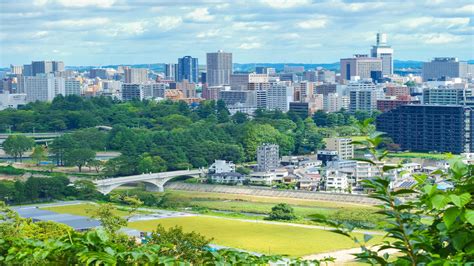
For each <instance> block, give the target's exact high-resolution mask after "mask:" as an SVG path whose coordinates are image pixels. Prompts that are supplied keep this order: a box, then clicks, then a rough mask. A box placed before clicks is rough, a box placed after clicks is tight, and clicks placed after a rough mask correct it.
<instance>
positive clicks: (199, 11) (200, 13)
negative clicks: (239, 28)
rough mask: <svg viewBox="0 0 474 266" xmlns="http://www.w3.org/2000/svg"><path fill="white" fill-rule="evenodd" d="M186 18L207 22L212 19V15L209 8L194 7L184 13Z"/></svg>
mask: <svg viewBox="0 0 474 266" xmlns="http://www.w3.org/2000/svg"><path fill="white" fill-rule="evenodd" d="M186 18H187V19H189V20H191V21H197V22H209V21H213V20H214V16H212V15H211V14H209V10H208V9H207V8H205V7H200V8H196V9H194V10H193V11H191V12H190V13H189V14H187V15H186Z"/></svg>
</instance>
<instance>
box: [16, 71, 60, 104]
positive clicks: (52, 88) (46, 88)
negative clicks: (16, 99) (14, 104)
mask: <svg viewBox="0 0 474 266" xmlns="http://www.w3.org/2000/svg"><path fill="white" fill-rule="evenodd" d="M24 88H25V93H26V95H27V96H26V101H27V102H35V101H52V100H53V99H54V97H56V96H57V95H59V94H62V95H64V94H65V84H64V78H55V77H54V76H52V75H39V76H34V77H25V82H24Z"/></svg>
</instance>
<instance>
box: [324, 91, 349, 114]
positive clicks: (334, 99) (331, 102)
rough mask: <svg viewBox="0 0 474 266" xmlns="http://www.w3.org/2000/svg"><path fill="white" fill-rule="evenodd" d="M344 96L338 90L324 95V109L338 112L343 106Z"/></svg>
mask: <svg viewBox="0 0 474 266" xmlns="http://www.w3.org/2000/svg"><path fill="white" fill-rule="evenodd" d="M343 97H344V96H341V95H340V94H338V93H337V92H331V93H328V94H327V95H324V96H323V110H324V111H325V112H328V113H334V112H338V111H340V110H341V109H342V108H343Z"/></svg>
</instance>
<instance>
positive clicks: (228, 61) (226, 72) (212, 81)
mask: <svg viewBox="0 0 474 266" xmlns="http://www.w3.org/2000/svg"><path fill="white" fill-rule="evenodd" d="M206 59H207V61H206V64H207V72H206V73H207V74H206V75H207V76H206V79H207V83H208V85H209V86H220V85H229V84H230V75H231V74H232V53H225V52H224V51H222V50H219V51H217V53H207V57H206Z"/></svg>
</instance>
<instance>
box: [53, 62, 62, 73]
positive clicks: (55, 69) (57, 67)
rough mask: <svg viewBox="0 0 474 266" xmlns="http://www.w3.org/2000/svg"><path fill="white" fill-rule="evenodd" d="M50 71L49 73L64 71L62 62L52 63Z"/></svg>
mask: <svg viewBox="0 0 474 266" xmlns="http://www.w3.org/2000/svg"><path fill="white" fill-rule="evenodd" d="M51 64H52V71H51V72H61V71H64V62H63V61H52V62H51Z"/></svg>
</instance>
